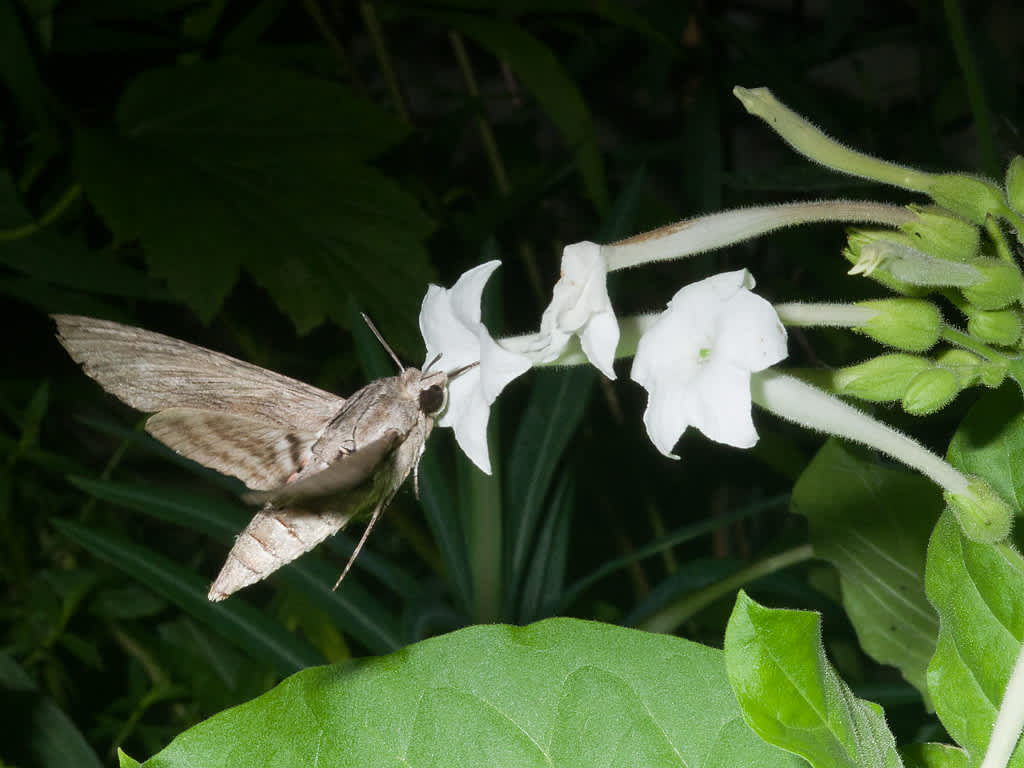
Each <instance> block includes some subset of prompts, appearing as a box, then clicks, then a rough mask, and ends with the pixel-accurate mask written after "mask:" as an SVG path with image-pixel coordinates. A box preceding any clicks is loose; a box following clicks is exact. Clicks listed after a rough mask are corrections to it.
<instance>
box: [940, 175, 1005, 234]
mask: <svg viewBox="0 0 1024 768" xmlns="http://www.w3.org/2000/svg"><path fill="white" fill-rule="evenodd" d="M926 192H927V193H928V195H929V196H930V197H931V198H932V200H934V201H935V202H936V203H938V204H939V205H941V206H942V207H943V208H947V209H949V210H950V211H952V212H953V213H955V214H957V215H959V216H963V217H964V218H965V219H967V220H968V221H970V222H973V223H975V224H984V223H985V219H987V218H988V217H989V216H994V217H1000V216H1002V215H1003V214H1004V213H1005V212H1006V200H1005V198H1004V197H1003V191H1002V190H1001V189H1000V188H999V187H998V185H997V184H996V183H995V182H993V181H990V180H989V179H983V178H979V177H977V176H964V175H963V174H958V173H943V174H940V175H938V176H936V177H935V178H934V179H932V180H931V183H930V184H929V185H928V187H927V189H926Z"/></svg>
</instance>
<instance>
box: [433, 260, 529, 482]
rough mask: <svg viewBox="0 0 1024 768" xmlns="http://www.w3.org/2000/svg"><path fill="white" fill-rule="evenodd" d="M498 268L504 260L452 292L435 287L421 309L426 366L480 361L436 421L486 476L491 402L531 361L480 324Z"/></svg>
mask: <svg viewBox="0 0 1024 768" xmlns="http://www.w3.org/2000/svg"><path fill="white" fill-rule="evenodd" d="M499 266H501V262H500V261H489V262H487V263H486V264H481V265H480V266H478V267H474V268H473V269H471V270H469V271H468V272H466V273H465V274H463V275H462V276H461V277H460V278H459V279H458V280H457V281H456V283H455V285H453V286H452V287H451V288H442V287H440V286H438V285H431V286H430V287H429V288H428V289H427V295H426V296H424V297H423V306H422V307H421V308H420V333H421V334H422V335H423V341H424V342H426V345H427V358H426V360H427V363H429V362H430V361H431V360H433V359H434V357H436V356H437V355H438V354H440V355H441V361H440V363H439V365H441V366H442V367H443V368H444V369H445V370H447V371H453V370H455V369H456V368H460V367H462V366H464V365H469V364H470V363H476V362H479V363H480V364H479V365H478V366H476V367H475V368H472V369H470V370H468V371H466V372H465V373H462V374H461V375H459V377H458V378H456V379H455V380H454V381H452V382H451V383H450V384H449V385H448V407H447V409H446V410H445V411H444V413H443V414H442V415H441V416H440V418H438V420H437V423H438V424H439V425H440V426H442V427H452V428H453V429H454V430H455V439H456V441H458V443H459V447H460V448H462V450H463V452H464V453H465V454H466V455H467V456H469V458H470V459H471V460H472V461H473V463H474V464H476V465H477V466H478V467H480V469H482V470H483V471H484V472H486V473H487V474H491V460H490V457H489V456H488V452H487V420H488V417H489V416H490V407H491V404H492V403H493V402H494V401H495V399H497V397H498V395H499V394H501V390H503V389H504V388H505V386H506V385H507V384H508V383H509V382H510V381H512V379H514V378H516V377H517V376H521V375H522V374H524V373H526V371H528V370H529V369H530V360H529V358H527V357H525V356H523V355H519V354H516V353H514V352H510V351H508V350H507V349H505V348H503V347H502V346H501V345H499V344H498V342H496V341H495V340H494V339H492V338H491V335H490V334H489V333H488V332H487V328H486V327H485V326H484V324H483V323H482V322H480V298H481V296H482V295H483V291H484V286H485V285H486V284H487V280H488V278H489V277H490V276H491V273H492V272H494V270H496V269H497V268H498V267H499ZM425 365H426V364H425Z"/></svg>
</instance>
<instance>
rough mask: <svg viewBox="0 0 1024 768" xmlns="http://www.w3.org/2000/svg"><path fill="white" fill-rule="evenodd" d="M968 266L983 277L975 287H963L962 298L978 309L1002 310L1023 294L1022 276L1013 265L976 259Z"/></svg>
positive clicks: (1023, 279) (1023, 278) (999, 261)
mask: <svg viewBox="0 0 1024 768" xmlns="http://www.w3.org/2000/svg"><path fill="white" fill-rule="evenodd" d="M970 266H972V267H974V268H975V269H977V270H978V271H979V272H981V274H982V275H984V278H985V279H984V280H983V281H982V282H980V283H977V284H975V285H969V286H963V287H962V288H961V289H960V290H961V291H962V292H963V294H964V298H965V299H967V300H968V301H969V302H971V304H973V305H974V306H976V307H977V308H978V309H1002V308H1003V307H1005V306H1007V305H1008V304H1012V303H1013V302H1015V301H1017V300H1018V299H1020V298H1021V296H1022V294H1024V276H1021V273H1020V270H1019V269H1017V266H1016V265H1015V264H1011V263H1010V262H1008V261H1002V260H1001V259H984V258H977V259H972V260H971V261H970Z"/></svg>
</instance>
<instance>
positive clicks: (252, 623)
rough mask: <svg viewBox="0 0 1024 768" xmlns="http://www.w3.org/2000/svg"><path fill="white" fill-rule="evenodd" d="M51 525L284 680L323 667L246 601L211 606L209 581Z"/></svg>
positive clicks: (122, 545) (137, 550) (110, 541)
mask: <svg viewBox="0 0 1024 768" xmlns="http://www.w3.org/2000/svg"><path fill="white" fill-rule="evenodd" d="M52 522H53V525H54V526H56V527H57V529H58V530H60V532H61V533H63V534H64V535H65V536H67V537H68V538H70V539H71V540H72V541H74V542H75V543H77V544H78V545H80V546H82V547H84V548H85V549H87V550H88V551H89V552H91V553H92V554H93V555H95V556H96V557H99V558H100V559H101V560H105V561H106V562H108V563H110V564H111V565H114V566H116V567H118V568H120V569H121V570H123V571H124V572H125V573H127V574H129V575H130V576H131V577H132V578H135V579H138V580H139V581H141V582H142V583H143V584H145V585H146V586H148V587H149V588H150V589H152V590H153V591H154V592H156V593H157V594H160V595H163V596H164V597H165V598H167V599H168V600H170V601H171V602H173V603H175V604H177V605H178V606H180V607H181V608H182V609H183V610H185V611H187V612H188V613H190V614H192V615H193V616H195V617H196V618H198V619H200V620H201V621H203V622H204V623H206V624H207V625H209V626H210V627H211V628H213V629H215V630H216V631H217V632H219V633H220V634H221V635H223V636H224V637H226V638H228V639H229V640H231V641H232V642H233V643H235V644H236V645H238V646H239V647H241V648H243V649H244V650H246V651H248V652H249V654H251V655H252V656H253V657H255V658H257V659H260V660H261V661H263V662H265V663H267V664H270V665H271V666H273V667H274V668H275V669H277V670H278V671H279V672H280V673H281V674H290V673H292V672H295V671H296V670H299V669H303V668H305V667H309V666H312V665H314V664H319V663H322V662H323V658H322V657H321V656H320V655H319V654H318V653H317V652H316V651H314V650H313V649H312V648H310V647H309V645H307V644H306V643H305V642H304V641H302V640H299V639H298V638H295V637H292V636H291V635H290V634H288V632H287V631H285V630H284V628H283V627H281V626H280V625H279V624H275V623H274V622H272V621H270V620H269V619H267V617H266V616H264V615H263V614H262V613H260V612H259V611H257V610H256V609H254V608H253V607H252V606H250V605H248V604H247V603H245V602H243V601H242V600H240V599H238V598H235V599H234V600H232V601H231V602H230V603H225V604H216V603H211V602H209V601H208V600H207V599H206V591H207V587H208V584H207V582H206V580H205V579H203V578H202V577H201V576H199V575H198V574H197V573H195V572H193V571H191V570H189V569H188V568H185V567H183V566H180V565H178V564H177V563H174V562H172V561H170V560H168V559H167V558H165V557H162V556H161V555H158V554H157V553H155V552H153V551H152V550H151V549H147V548H144V547H140V546H138V545H137V544H134V543H132V542H130V541H127V540H125V539H123V538H121V537H119V536H115V535H113V534H110V533H106V532H103V531H96V530H92V529H90V528H87V527H86V526H84V525H80V524H78V523H75V522H72V521H70V520H53V521H52Z"/></svg>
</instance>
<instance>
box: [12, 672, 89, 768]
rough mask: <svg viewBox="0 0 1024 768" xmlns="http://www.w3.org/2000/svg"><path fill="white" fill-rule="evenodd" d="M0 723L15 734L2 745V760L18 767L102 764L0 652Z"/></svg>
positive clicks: (58, 711)
mask: <svg viewBox="0 0 1024 768" xmlns="http://www.w3.org/2000/svg"><path fill="white" fill-rule="evenodd" d="M0 722H2V723H3V730H4V732H5V733H7V734H9V735H12V736H13V735H14V734H17V738H16V739H14V741H13V742H11V743H5V745H4V750H3V751H4V756H3V757H4V759H6V760H18V761H19V762H18V763H17V764H18V765H32V766H38V767H39V768H66V766H71V765H73V766H75V768H101V766H102V765H103V763H101V762H100V759H99V758H98V757H97V756H96V753H95V752H93V750H92V748H91V747H90V746H89V743H88V742H87V741H86V740H85V738H84V737H83V736H82V733H81V732H80V731H79V730H78V728H76V727H75V724H74V723H73V722H72V721H71V719H70V718H69V717H68V716H67V715H66V714H65V713H64V711H63V710H62V709H61V708H60V707H58V706H57V705H56V704H55V703H54V702H53V700H52V699H50V697H49V696H44V695H43V694H42V693H40V692H39V691H38V690H37V689H36V686H35V684H34V683H33V682H32V678H30V677H29V676H28V674H27V673H26V672H25V670H23V669H22V668H21V666H19V664H18V663H17V662H16V661H15V660H14V659H12V658H11V657H10V656H8V655H7V654H6V653H3V652H0ZM16 749H20V750H21V751H20V752H18V751H16ZM22 761H23V762H22ZM0 763H2V760H0Z"/></svg>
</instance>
